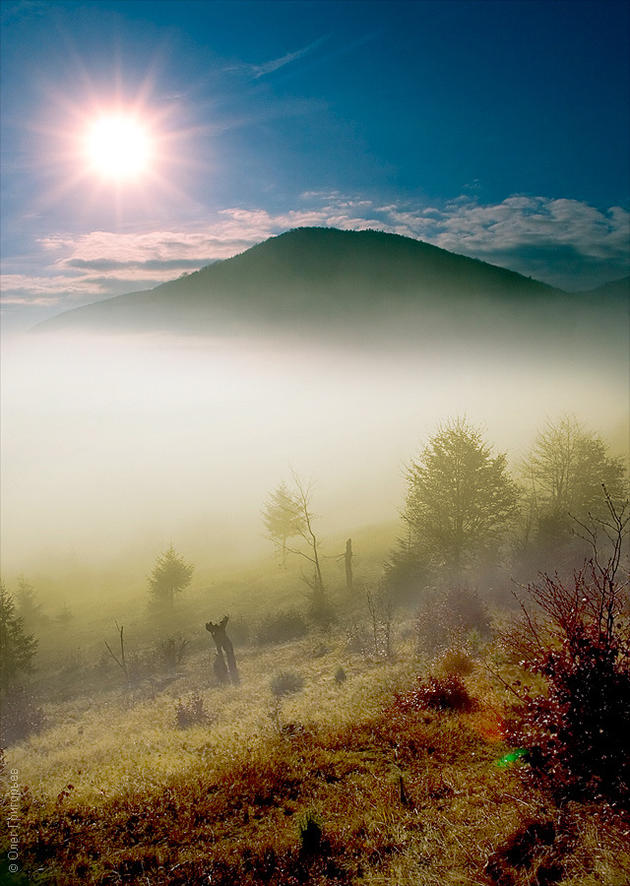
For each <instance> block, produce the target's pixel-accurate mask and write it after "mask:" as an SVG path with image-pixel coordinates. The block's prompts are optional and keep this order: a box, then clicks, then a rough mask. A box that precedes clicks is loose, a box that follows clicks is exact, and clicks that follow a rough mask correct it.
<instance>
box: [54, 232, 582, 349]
mask: <svg viewBox="0 0 630 886" xmlns="http://www.w3.org/2000/svg"><path fill="white" fill-rule="evenodd" d="M564 297H565V294H564V293H561V292H560V291H559V290H554V289H553V288H552V287H550V286H547V285H546V284H543V283H539V282H537V281H535V280H531V279H529V278H527V277H523V276H522V275H520V274H517V273H515V272H513V271H508V270H505V269H504V268H499V267H495V266H493V265H489V264H486V263H484V262H481V261H477V260H475V259H470V258H465V257H464V256H460V255H455V254H453V253H450V252H447V251H446V250H444V249H439V248H438V247H436V246H431V245H429V244H427V243H422V242H420V241H417V240H412V239H410V238H407V237H401V236H398V235H395V234H384V233H381V232H377V231H360V232H357V231H339V230H336V229H332V228H301V229H297V230H294V231H290V232H288V233H285V234H281V235H280V236H278V237H273V238H271V239H269V240H266V241H264V242H263V243H260V244H258V245H257V246H254V247H252V248H251V249H248V250H247V251H246V252H244V253H242V254H240V255H237V256H235V257H233V258H231V259H227V260H226V261H222V262H216V263H215V264H212V265H210V266H208V267H205V268H203V269H201V270H200V271H197V272H195V273H193V274H190V275H188V276H187V277H183V278H180V279H178V280H174V281H171V282H169V283H165V284H162V285H161V286H158V287H156V288H155V289H152V290H148V291H144V292H135V293H130V294H127V295H121V296H117V297H115V298H110V299H106V300H104V301H101V302H97V303H94V304H90V305H85V306H82V307H80V308H76V309H74V310H71V311H66V312H64V313H63V314H60V315H58V316H57V317H55V318H53V319H51V320H49V321H47V322H45V323H43V324H41V326H40V328H42V329H47V330H51V329H57V330H59V329H69V328H76V327H92V328H96V329H103V328H107V329H129V330H139V329H145V330H148V329H169V330H173V329H177V330H180V331H181V330H186V331H191V332H193V331H194V332H199V331H203V330H207V331H215V330H216V329H225V328H226V327H234V326H235V325H236V326H237V327H239V326H240V325H241V324H245V325H247V324H252V323H255V324H260V323H263V324H264V323H270V324H274V325H275V324H280V325H281V326H285V327H295V326H296V325H300V324H302V323H305V322H306V323H309V324H315V325H322V324H324V325H325V324H326V323H329V322H335V321H340V322H343V321H344V320H355V321H356V320H357V319H360V318H361V317H362V316H364V315H369V316H372V317H373V316H374V315H379V314H382V313H383V312H387V311H389V310H391V309H393V308H396V309H403V308H407V309H409V308H412V309H414V308H415V309H418V308H420V309H424V310H426V309H428V308H434V307H435V306H436V305H438V304H442V305H443V306H445V305H446V304H449V305H451V306H452V305H453V304H454V303H455V302H458V301H461V300H465V301H466V302H468V303H471V302H472V301H474V300H476V299H480V298H483V299H487V298H490V299H499V300H500V301H502V302H503V303H505V302H506V301H509V302H512V303H513V302H517V303H523V302H524V303H527V304H531V303H532V302H535V303H543V302H547V301H548V300H550V299H551V300H554V301H558V299H563V298H564Z"/></svg>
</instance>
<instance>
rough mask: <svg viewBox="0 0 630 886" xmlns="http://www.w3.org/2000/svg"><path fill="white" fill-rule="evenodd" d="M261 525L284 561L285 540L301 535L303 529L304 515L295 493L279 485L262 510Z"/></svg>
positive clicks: (285, 551)
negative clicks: (279, 550) (277, 547)
mask: <svg viewBox="0 0 630 886" xmlns="http://www.w3.org/2000/svg"><path fill="white" fill-rule="evenodd" d="M262 516H263V523H264V524H265V528H266V530H267V533H268V535H269V538H271V539H272V541H274V542H275V543H276V544H277V545H278V546H279V547H280V549H281V551H282V563H283V565H284V563H285V561H286V553H287V539H289V538H294V537H295V536H296V535H302V533H303V531H304V529H305V521H304V513H303V509H302V506H301V502H300V501H299V499H298V495H297V493H294V492H291V490H290V489H289V487H288V486H287V484H286V483H281V484H280V485H279V486H278V487H277V489H275V490H274V492H272V493H271V494H270V496H269V498H268V499H267V501H266V503H265V506H264V508H263V515H262Z"/></svg>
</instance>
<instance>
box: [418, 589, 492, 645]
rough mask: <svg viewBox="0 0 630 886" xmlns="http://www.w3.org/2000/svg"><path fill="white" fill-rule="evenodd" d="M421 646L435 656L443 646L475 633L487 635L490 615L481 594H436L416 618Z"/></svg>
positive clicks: (451, 591)
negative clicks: (434, 653)
mask: <svg viewBox="0 0 630 886" xmlns="http://www.w3.org/2000/svg"><path fill="white" fill-rule="evenodd" d="M416 631H417V637H418V645H419V646H420V647H421V648H423V649H425V650H426V651H428V652H430V653H433V652H435V651H436V650H438V649H439V648H440V647H444V646H450V645H453V644H456V643H459V642H461V638H462V637H463V636H465V635H467V634H470V633H471V632H472V631H475V632H477V634H478V635H481V636H487V635H488V634H489V633H490V615H489V613H488V609H487V607H486V605H485V603H484V602H483V600H482V599H481V598H480V597H479V594H478V593H477V592H476V591H474V590H470V589H468V588H451V589H449V590H448V591H446V592H443V593H441V594H440V593H436V592H433V593H432V594H429V595H427V598H426V600H425V601H424V602H423V604H422V606H421V607H420V608H419V610H418V615H417V619H416Z"/></svg>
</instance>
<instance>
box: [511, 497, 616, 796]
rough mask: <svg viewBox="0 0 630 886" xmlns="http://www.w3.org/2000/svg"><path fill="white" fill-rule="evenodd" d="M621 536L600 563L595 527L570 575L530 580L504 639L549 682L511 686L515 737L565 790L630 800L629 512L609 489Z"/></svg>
mask: <svg viewBox="0 0 630 886" xmlns="http://www.w3.org/2000/svg"><path fill="white" fill-rule="evenodd" d="M607 502H608V506H609V511H610V521H609V522H608V523H607V524H606V525H607V527H608V529H609V530H611V531H610V532H609V537H611V539H612V541H613V551H612V554H611V556H610V559H609V560H608V562H607V563H601V562H600V560H599V553H598V550H597V546H596V544H595V542H596V536H595V533H594V531H593V530H589V529H588V528H587V527H585V528H587V531H588V532H589V533H590V537H591V540H592V541H593V544H594V551H595V554H594V557H593V559H592V560H590V561H588V562H587V563H586V564H585V566H584V568H582V569H581V570H579V571H577V572H576V573H575V574H574V576H573V580H572V582H570V583H569V582H565V581H563V580H561V579H560V578H559V577H558V576H557V575H556V576H554V577H551V576H549V575H543V576H542V577H541V580H540V581H539V582H538V583H537V584H536V585H531V586H530V587H529V588H528V590H529V594H530V598H531V600H532V602H533V603H534V605H535V611H534V612H530V611H529V610H528V609H527V608H526V607H525V605H524V604H522V609H523V614H524V620H523V622H522V623H521V624H520V625H517V626H515V627H513V628H512V629H511V630H508V631H507V632H506V633H505V634H504V636H503V638H502V639H503V643H504V645H505V646H506V647H507V649H508V651H511V652H512V653H515V654H517V655H518V657H519V663H520V665H521V667H522V668H524V669H525V670H526V671H528V672H530V673H531V674H533V675H539V676H541V677H542V678H543V680H544V681H545V683H546V691H543V692H541V691H536V690H535V689H533V688H531V687H529V688H525V689H524V690H523V689H521V687H520V685H519V684H518V682H516V683H515V684H514V685H513V686H512V689H513V691H515V692H516V693H517V694H519V696H520V704H519V705H518V706H517V708H516V710H515V717H514V720H513V722H512V724H511V726H510V737H511V740H512V741H513V742H514V743H516V744H517V745H519V746H521V747H523V748H525V749H526V750H527V760H528V762H529V763H530V765H531V767H532V769H533V771H534V773H535V774H536V776H537V777H538V778H540V777H542V778H543V779H547V780H548V782H549V785H550V787H552V788H553V790H554V792H555V793H556V794H558V795H561V796H576V795H577V796H579V795H588V796H590V795H592V794H593V793H597V794H600V795H605V796H608V797H612V798H615V799H617V800H621V801H623V802H625V803H627V802H629V801H630V758H629V757H628V755H627V748H626V742H627V738H626V734H627V728H628V723H630V626H629V625H628V622H627V618H626V616H625V615H624V607H625V605H626V602H627V594H626V592H625V589H624V586H623V585H622V584H620V583H619V582H618V581H617V578H616V573H617V570H618V568H619V563H620V557H621V543H622V539H623V536H624V534H625V529H626V527H627V525H628V522H629V521H630V517H624V512H625V508H624V509H623V510H622V511H621V512H620V513H618V512H617V510H616V509H615V507H614V506H613V504H612V502H611V501H610V499H609V498H608V497H607Z"/></svg>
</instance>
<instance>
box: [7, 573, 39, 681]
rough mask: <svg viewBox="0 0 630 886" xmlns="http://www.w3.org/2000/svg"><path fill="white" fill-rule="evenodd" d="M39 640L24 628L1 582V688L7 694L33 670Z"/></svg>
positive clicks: (12, 601) (10, 597) (11, 598)
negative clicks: (21, 678) (18, 680)
mask: <svg viewBox="0 0 630 886" xmlns="http://www.w3.org/2000/svg"><path fill="white" fill-rule="evenodd" d="M36 651H37V640H36V639H35V638H34V637H33V636H31V634H28V633H27V632H26V631H25V629H24V622H23V620H22V619H21V618H20V617H19V616H18V615H17V613H16V611H15V603H14V600H13V597H12V596H11V594H9V592H8V591H7V589H6V588H5V586H4V585H3V584H0V689H1V690H2V695H3V696H6V694H7V692H8V691H9V689H10V688H11V685H12V683H13V682H14V681H15V680H16V679H17V678H19V677H21V676H26V675H27V674H29V673H30V672H31V671H32V670H33V658H34V657H35V653H36Z"/></svg>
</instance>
